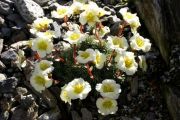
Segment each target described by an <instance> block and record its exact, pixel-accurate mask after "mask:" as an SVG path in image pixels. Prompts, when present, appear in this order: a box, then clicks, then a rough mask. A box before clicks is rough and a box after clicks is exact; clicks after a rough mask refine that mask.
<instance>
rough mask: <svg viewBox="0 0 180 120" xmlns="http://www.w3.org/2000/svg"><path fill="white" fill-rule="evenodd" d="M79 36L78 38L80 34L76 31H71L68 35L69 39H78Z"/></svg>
mask: <svg viewBox="0 0 180 120" xmlns="http://www.w3.org/2000/svg"><path fill="white" fill-rule="evenodd" d="M79 38H80V34H78V33H72V34H71V35H70V39H71V40H73V41H75V40H78V39H79Z"/></svg>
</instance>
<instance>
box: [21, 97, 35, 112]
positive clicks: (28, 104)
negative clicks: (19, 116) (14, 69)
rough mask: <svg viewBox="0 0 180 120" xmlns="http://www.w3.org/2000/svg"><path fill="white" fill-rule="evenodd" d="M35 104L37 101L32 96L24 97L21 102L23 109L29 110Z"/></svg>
mask: <svg viewBox="0 0 180 120" xmlns="http://www.w3.org/2000/svg"><path fill="white" fill-rule="evenodd" d="M34 102H35V99H34V97H33V96H32V95H27V96H23V97H22V99H21V100H20V103H21V104H20V105H21V108H24V109H28V108H30V107H31V106H32V105H33V104H34Z"/></svg>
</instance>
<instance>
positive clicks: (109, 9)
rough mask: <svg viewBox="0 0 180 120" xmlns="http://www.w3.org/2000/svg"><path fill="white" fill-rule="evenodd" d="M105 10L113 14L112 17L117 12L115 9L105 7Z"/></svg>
mask: <svg viewBox="0 0 180 120" xmlns="http://www.w3.org/2000/svg"><path fill="white" fill-rule="evenodd" d="M103 9H104V10H105V11H108V12H111V15H115V14H116V11H115V10H114V9H111V8H109V7H108V6H104V7H103Z"/></svg>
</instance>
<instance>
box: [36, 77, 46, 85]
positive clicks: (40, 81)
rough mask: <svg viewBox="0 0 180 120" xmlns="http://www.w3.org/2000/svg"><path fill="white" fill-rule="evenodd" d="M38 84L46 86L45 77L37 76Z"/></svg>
mask: <svg viewBox="0 0 180 120" xmlns="http://www.w3.org/2000/svg"><path fill="white" fill-rule="evenodd" d="M35 81H36V84H38V85H41V86H45V79H44V78H43V77H41V76H36V77H35Z"/></svg>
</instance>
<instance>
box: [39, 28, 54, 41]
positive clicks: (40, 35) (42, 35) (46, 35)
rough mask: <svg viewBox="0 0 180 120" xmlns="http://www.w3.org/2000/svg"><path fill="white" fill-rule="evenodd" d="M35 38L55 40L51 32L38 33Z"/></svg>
mask: <svg viewBox="0 0 180 120" xmlns="http://www.w3.org/2000/svg"><path fill="white" fill-rule="evenodd" d="M36 36H37V37H41V38H42V37H45V38H48V39H52V38H56V36H55V32H54V31H52V30H47V31H46V32H38V33H37V34H36Z"/></svg>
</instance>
